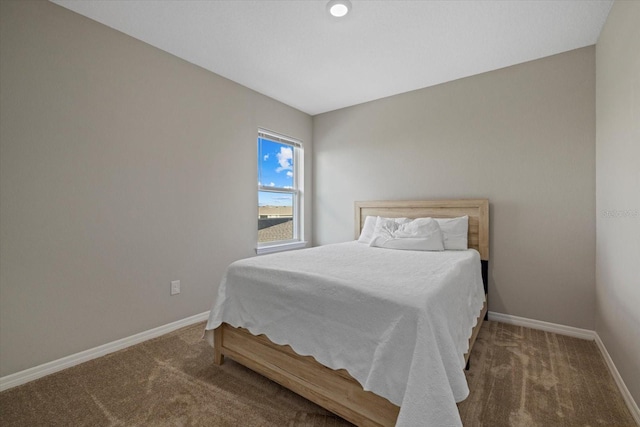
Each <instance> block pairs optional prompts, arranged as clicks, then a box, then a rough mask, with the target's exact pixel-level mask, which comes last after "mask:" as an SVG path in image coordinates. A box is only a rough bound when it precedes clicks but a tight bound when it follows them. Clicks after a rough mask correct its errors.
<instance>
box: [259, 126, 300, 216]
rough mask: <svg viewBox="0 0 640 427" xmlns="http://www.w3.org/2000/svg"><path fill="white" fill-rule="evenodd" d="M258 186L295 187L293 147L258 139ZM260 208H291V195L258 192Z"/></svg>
mask: <svg viewBox="0 0 640 427" xmlns="http://www.w3.org/2000/svg"><path fill="white" fill-rule="evenodd" d="M258 185H262V186H265V187H281V188H288V187H293V147H291V146H290V145H286V144H280V143H277V142H274V141H270V140H268V139H265V138H258ZM258 204H259V205H260V206H265V205H271V206H291V204H292V197H291V195H290V194H282V193H269V192H265V191H259V192H258Z"/></svg>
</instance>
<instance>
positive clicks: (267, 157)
mask: <svg viewBox="0 0 640 427" xmlns="http://www.w3.org/2000/svg"><path fill="white" fill-rule="evenodd" d="M267 160H269V155H268V154H265V155H264V161H265V162H266V161H267Z"/></svg>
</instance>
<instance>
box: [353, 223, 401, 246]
mask: <svg viewBox="0 0 640 427" xmlns="http://www.w3.org/2000/svg"><path fill="white" fill-rule="evenodd" d="M378 218H381V217H379V216H367V217H366V218H365V219H364V226H363V227H362V231H361V232H360V237H358V242H359V243H366V244H367V245H368V244H369V243H370V242H371V238H372V237H373V231H374V230H375V228H376V221H377V220H378ZM385 219H389V220H392V221H394V222H396V223H398V224H403V223H405V222H409V221H411V220H410V219H409V218H385Z"/></svg>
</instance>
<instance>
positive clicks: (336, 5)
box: [327, 0, 351, 18]
mask: <svg viewBox="0 0 640 427" xmlns="http://www.w3.org/2000/svg"><path fill="white" fill-rule="evenodd" d="M327 10H328V11H329V13H330V14H331V15H333V16H335V17H336V18H341V17H343V16H345V15H346V14H347V13H349V11H350V10H351V2H350V1H349V0H331V1H330V2H329V3H327Z"/></svg>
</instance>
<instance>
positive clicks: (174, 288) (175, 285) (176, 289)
mask: <svg viewBox="0 0 640 427" xmlns="http://www.w3.org/2000/svg"><path fill="white" fill-rule="evenodd" d="M179 293H180V280H173V281H172V282H171V295H178V294H179Z"/></svg>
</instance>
